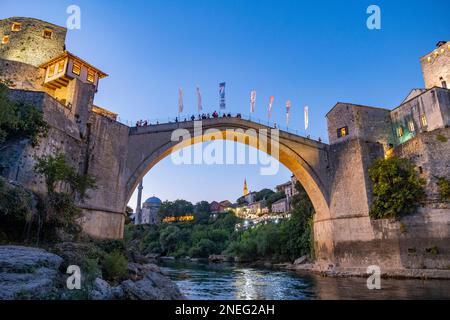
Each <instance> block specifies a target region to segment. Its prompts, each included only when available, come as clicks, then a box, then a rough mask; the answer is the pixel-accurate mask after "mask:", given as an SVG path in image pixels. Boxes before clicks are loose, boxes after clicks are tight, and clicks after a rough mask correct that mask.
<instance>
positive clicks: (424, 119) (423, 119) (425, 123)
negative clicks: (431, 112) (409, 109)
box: [420, 114, 427, 127]
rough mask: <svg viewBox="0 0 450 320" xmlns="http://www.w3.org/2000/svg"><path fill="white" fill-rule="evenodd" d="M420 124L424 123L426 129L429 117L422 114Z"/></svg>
mask: <svg viewBox="0 0 450 320" xmlns="http://www.w3.org/2000/svg"><path fill="white" fill-rule="evenodd" d="M420 122H421V123H422V127H426V126H427V117H426V116H425V114H422V115H421V116H420Z"/></svg>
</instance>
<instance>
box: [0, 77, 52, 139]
mask: <svg viewBox="0 0 450 320" xmlns="http://www.w3.org/2000/svg"><path fill="white" fill-rule="evenodd" d="M8 90H9V89H8V88H7V87H6V86H5V85H4V84H0V144H1V143H4V142H5V141H7V140H9V139H11V138H13V137H14V138H28V139H29V140H30V142H31V144H32V146H36V145H37V144H38V140H39V137H41V136H43V135H45V134H46V133H47V131H48V125H47V124H46V122H45V121H44V118H43V114H42V111H40V110H39V109H37V108H35V107H34V106H30V105H25V104H22V103H17V102H14V101H11V100H10V99H9V98H8Z"/></svg>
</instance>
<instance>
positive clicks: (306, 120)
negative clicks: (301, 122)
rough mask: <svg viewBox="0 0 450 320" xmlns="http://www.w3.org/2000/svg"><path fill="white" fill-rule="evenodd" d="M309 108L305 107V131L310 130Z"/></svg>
mask: <svg viewBox="0 0 450 320" xmlns="http://www.w3.org/2000/svg"><path fill="white" fill-rule="evenodd" d="M308 121H309V119H308V106H305V130H306V129H308Z"/></svg>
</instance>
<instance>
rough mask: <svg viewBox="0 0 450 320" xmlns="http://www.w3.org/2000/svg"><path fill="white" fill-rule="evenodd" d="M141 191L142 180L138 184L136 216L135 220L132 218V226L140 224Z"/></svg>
mask: <svg viewBox="0 0 450 320" xmlns="http://www.w3.org/2000/svg"><path fill="white" fill-rule="evenodd" d="M142 189H144V186H143V185H142V180H141V182H139V187H138V196H137V205H136V214H135V218H134V224H140V223H141V221H142V208H141V202H142Z"/></svg>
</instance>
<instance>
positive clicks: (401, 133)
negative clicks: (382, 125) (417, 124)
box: [397, 126, 403, 138]
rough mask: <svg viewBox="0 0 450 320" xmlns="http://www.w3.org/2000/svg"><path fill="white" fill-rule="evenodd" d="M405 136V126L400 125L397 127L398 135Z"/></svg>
mask: <svg viewBox="0 0 450 320" xmlns="http://www.w3.org/2000/svg"><path fill="white" fill-rule="evenodd" d="M402 136H403V127H402V126H400V127H398V128H397V137H399V138H400V137H402Z"/></svg>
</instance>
